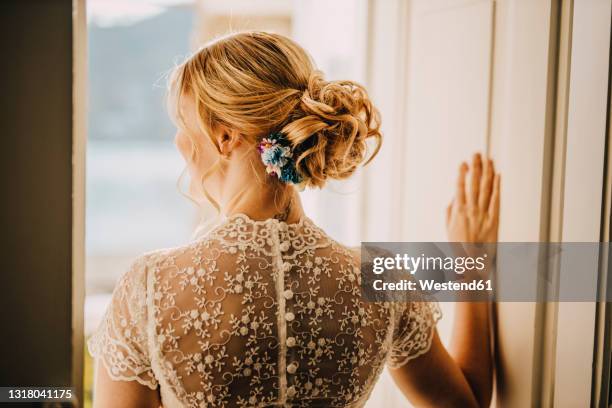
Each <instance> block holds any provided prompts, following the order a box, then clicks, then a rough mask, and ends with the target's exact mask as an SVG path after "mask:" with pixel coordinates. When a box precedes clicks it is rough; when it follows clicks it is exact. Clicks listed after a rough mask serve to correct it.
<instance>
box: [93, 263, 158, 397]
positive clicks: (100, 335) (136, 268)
mask: <svg viewBox="0 0 612 408" xmlns="http://www.w3.org/2000/svg"><path fill="white" fill-rule="evenodd" d="M146 259H147V258H146V256H142V257H140V258H138V259H137V260H136V261H134V262H133V263H132V265H131V266H130V268H129V270H128V271H127V272H126V273H125V274H124V275H123V276H122V277H121V279H120V280H119V282H118V284H117V286H116V287H115V290H114V291H113V295H112V299H111V302H110V305H109V306H108V309H107V310H106V313H105V314H104V318H103V319H102V322H101V323H100V326H99V327H98V328H97V329H96V331H95V332H94V334H93V335H92V336H91V337H90V339H89V340H88V342H87V345H88V348H89V352H90V354H91V355H92V356H93V357H94V358H96V359H97V360H98V361H101V362H102V363H103V364H104V365H105V366H106V368H107V372H108V374H109V376H110V377H111V378H112V379H113V380H116V381H138V382H139V383H140V384H142V385H146V386H147V387H149V388H151V389H155V388H156V387H157V380H156V378H155V376H154V374H153V371H152V370H151V364H150V360H149V353H148V346H147V330H146V327H147V305H146V296H147V295H146V293H147V291H146V268H147V267H146V264H147V263H146Z"/></svg>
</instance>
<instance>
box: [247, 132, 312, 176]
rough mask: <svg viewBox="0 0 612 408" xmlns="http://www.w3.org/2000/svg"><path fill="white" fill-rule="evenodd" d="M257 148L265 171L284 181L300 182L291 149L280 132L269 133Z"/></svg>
mask: <svg viewBox="0 0 612 408" xmlns="http://www.w3.org/2000/svg"><path fill="white" fill-rule="evenodd" d="M257 150H258V151H259V154H260V155H261V161H262V162H263V163H264V164H265V165H266V172H267V173H268V174H269V175H271V176H273V177H278V179H279V180H280V181H282V182H284V183H291V184H300V183H301V182H302V178H301V177H300V175H299V174H298V173H297V170H296V169H295V161H294V160H293V151H292V150H291V146H290V144H289V141H288V140H287V139H286V138H285V135H283V134H282V133H280V132H274V133H270V135H269V136H268V137H266V138H263V139H262V140H261V142H259V145H257Z"/></svg>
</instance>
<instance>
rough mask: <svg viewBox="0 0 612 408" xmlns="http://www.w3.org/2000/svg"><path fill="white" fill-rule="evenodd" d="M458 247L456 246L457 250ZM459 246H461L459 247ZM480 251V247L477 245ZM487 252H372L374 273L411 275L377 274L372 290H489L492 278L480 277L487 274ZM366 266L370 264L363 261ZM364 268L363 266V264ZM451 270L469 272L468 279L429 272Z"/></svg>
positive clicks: (372, 269) (491, 287)
mask: <svg viewBox="0 0 612 408" xmlns="http://www.w3.org/2000/svg"><path fill="white" fill-rule="evenodd" d="M457 249H458V248H455V250H457ZM460 250H462V251H463V250H464V249H463V248H461V249H460ZM480 250H481V251H482V249H480ZM487 258H488V254H487V253H483V254H482V255H481V256H450V255H447V256H427V255H425V254H424V253H421V254H420V255H417V256H414V255H412V254H408V253H403V254H398V253H396V254H394V255H390V256H373V257H372V258H371V271H372V273H373V274H374V275H382V274H384V273H387V274H389V273H392V274H396V273H398V272H400V273H403V274H406V273H407V274H409V275H410V278H411V279H403V278H402V277H401V276H400V278H399V279H397V278H396V277H395V276H394V277H392V278H390V279H388V280H386V279H383V277H381V276H379V277H378V278H379V279H374V280H373V281H372V286H371V287H372V288H373V289H374V290H375V291H422V292H432V291H434V292H438V291H492V290H493V284H492V282H491V279H483V278H482V277H483V276H485V275H486V273H485V272H486V267H487V266H486V261H487ZM365 265H366V267H367V266H368V265H370V264H369V263H367V262H366V263H365ZM362 269H363V267H362ZM442 271H444V272H452V273H455V274H457V275H464V274H466V272H467V273H470V274H472V276H471V278H470V279H465V280H464V281H462V282H458V281H455V280H452V279H451V280H445V281H439V280H437V279H435V277H434V276H432V274H431V272H436V274H439V273H440V272H442ZM419 272H422V273H426V272H429V273H430V274H429V276H427V275H423V276H422V277H421V278H420V279H416V280H415V279H413V278H414V275H416V274H417V273H419Z"/></svg>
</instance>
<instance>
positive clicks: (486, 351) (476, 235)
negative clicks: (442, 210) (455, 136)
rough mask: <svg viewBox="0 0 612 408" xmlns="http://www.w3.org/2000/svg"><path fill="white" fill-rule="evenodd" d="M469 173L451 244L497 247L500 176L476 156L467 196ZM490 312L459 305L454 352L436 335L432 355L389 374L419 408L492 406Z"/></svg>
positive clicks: (460, 188) (451, 216) (455, 207)
mask: <svg viewBox="0 0 612 408" xmlns="http://www.w3.org/2000/svg"><path fill="white" fill-rule="evenodd" d="M468 169H469V167H468V165H467V164H466V163H462V165H461V168H460V170H459V178H458V181H457V192H456V195H455V198H454V199H453V202H452V203H451V205H449V207H448V211H447V230H448V237H449V241H451V242H482V243H485V242H487V243H494V242H496V241H497V231H498V225H499V194H500V177H499V175H496V174H495V170H494V167H493V162H492V161H491V160H487V161H486V163H485V165H484V169H483V164H482V159H481V157H480V154H476V155H474V158H473V161H472V171H471V178H470V189H469V192H466V187H465V185H466V181H465V179H466V175H467V172H468ZM489 311H490V304H489V302H470V301H464V302H457V303H456V306H455V320H454V325H453V334H452V339H451V344H450V347H449V351H447V350H446V349H445V348H444V346H443V345H442V343H441V342H440V339H439V337H438V334H437V332H435V333H434V336H433V340H432V345H431V348H430V350H429V352H427V353H425V354H423V355H421V356H419V357H417V358H415V359H414V360H411V361H409V362H408V363H406V364H405V365H404V366H402V367H400V368H397V369H390V370H389V371H390V373H391V375H392V377H393V378H394V380H395V382H396V383H397V385H398V386H399V387H400V389H401V390H402V392H403V393H404V395H406V397H408V399H410V400H411V401H412V402H413V403H414V404H415V405H417V406H436V407H443V406H448V407H456V406H461V407H463V406H466V407H476V406H479V407H488V406H489V404H490V402H491V393H492V388H493V356H492V345H491V336H490V316H489ZM449 352H450V354H449Z"/></svg>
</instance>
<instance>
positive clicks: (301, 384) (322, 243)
mask: <svg viewBox="0 0 612 408" xmlns="http://www.w3.org/2000/svg"><path fill="white" fill-rule="evenodd" d="M359 258H360V257H359V253H358V252H357V251H354V250H350V249H348V248H346V247H344V246H342V245H340V244H338V243H337V242H335V241H333V240H332V239H331V238H329V237H328V236H327V235H326V234H325V233H324V232H323V231H322V230H321V229H320V228H318V227H317V226H316V225H315V224H314V223H313V222H312V221H311V220H310V219H308V218H304V219H302V220H301V221H300V222H299V223H297V224H286V223H283V222H279V221H277V220H274V219H269V220H266V221H253V220H250V219H249V218H248V217H246V216H244V215H235V216H232V217H230V218H229V219H227V220H226V221H225V222H224V223H222V224H221V225H220V226H219V227H217V228H215V229H213V230H212V231H211V232H210V233H209V234H208V235H206V236H205V237H203V238H201V239H198V240H197V241H194V242H192V243H191V244H189V245H187V246H185V247H181V248H173V249H167V250H160V251H155V252H152V253H148V254H145V255H144V256H143V257H141V258H139V259H138V260H137V261H136V262H135V263H134V265H133V267H132V268H131V270H130V271H129V272H128V273H127V274H126V275H125V276H124V277H123V278H122V280H121V281H120V282H119V285H118V286H117V289H116V290H115V293H114V295H113V301H112V304H111V306H110V307H109V309H108V311H107V313H106V317H105V319H104V321H103V322H102V324H101V326H100V328H99V329H98V331H97V332H96V334H95V335H94V336H93V337H92V339H91V340H90V342H89V345H90V350H91V352H92V354H93V355H95V356H99V357H101V359H102V360H103V361H104V362H105V364H106V366H107V368H108V371H109V374H110V375H111V377H113V378H115V379H119V380H126V379H127V380H129V379H133V380H137V381H139V382H140V383H142V384H146V385H148V386H150V387H151V388H155V387H157V385H158V383H159V384H160V385H161V394H162V399H163V400H164V404H165V405H168V406H170V405H177V406H180V405H183V406H209V407H234V406H238V407H253V406H295V407H300V406H305V407H306V406H307V407H313V406H322V407H323V406H325V407H346V406H361V405H363V403H364V402H365V401H366V400H367V398H368V396H369V394H370V392H371V390H372V388H373V385H374V383H375V382H376V379H377V378H378V376H379V374H380V372H381V370H382V368H383V366H384V364H385V363H387V364H388V365H390V366H393V367H398V366H401V365H402V364H404V363H406V362H407V361H409V360H410V359H412V358H414V357H416V356H418V355H420V354H422V353H424V352H426V351H427V350H428V349H429V346H430V343H431V337H432V333H433V330H434V327H435V323H436V321H437V319H438V318H439V317H440V311H439V309H438V307H437V304H435V303H427V302H412V303H402V304H394V303H387V302H384V303H382V302H381V303H370V302H367V301H365V300H364V299H363V298H362V297H361V288H360V270H359V260H360V259H359Z"/></svg>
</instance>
